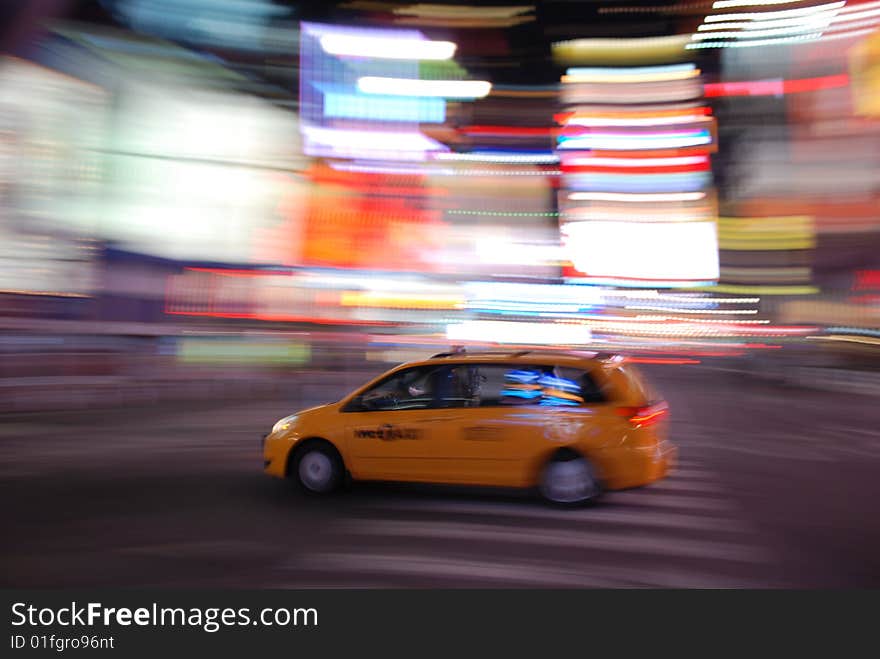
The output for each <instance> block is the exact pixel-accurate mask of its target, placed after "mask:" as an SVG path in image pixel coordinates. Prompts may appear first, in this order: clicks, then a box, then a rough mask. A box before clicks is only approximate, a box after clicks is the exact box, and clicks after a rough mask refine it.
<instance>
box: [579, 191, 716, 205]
mask: <svg viewBox="0 0 880 659" xmlns="http://www.w3.org/2000/svg"><path fill="white" fill-rule="evenodd" d="M705 197H706V193H705V192H668V193H658V194H635V193H616V192H573V193H571V194H570V195H568V198H569V199H571V200H572V201H624V202H639V203H644V202H655V201H698V200H700V199H705Z"/></svg>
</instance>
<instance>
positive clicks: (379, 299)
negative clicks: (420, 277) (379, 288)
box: [339, 291, 464, 310]
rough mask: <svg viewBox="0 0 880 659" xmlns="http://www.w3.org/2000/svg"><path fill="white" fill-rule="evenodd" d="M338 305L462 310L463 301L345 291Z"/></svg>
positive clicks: (456, 298)
mask: <svg viewBox="0 0 880 659" xmlns="http://www.w3.org/2000/svg"><path fill="white" fill-rule="evenodd" d="M339 303H340V305H341V306H343V307H375V308H384V309H443V310H453V309H463V308H464V299H463V298H462V297H461V296H457V295H428V294H426V293H421V294H419V293H416V294H411V295H405V294H402V293H375V292H364V291H346V292H344V293H342V295H341V296H340V299H339Z"/></svg>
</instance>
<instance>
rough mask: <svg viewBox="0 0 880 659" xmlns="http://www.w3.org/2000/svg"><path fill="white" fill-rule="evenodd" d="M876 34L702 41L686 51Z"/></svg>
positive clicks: (855, 32)
mask: <svg viewBox="0 0 880 659" xmlns="http://www.w3.org/2000/svg"><path fill="white" fill-rule="evenodd" d="M874 32H876V29H875V28H866V29H864V30H851V31H847V32H839V33H834V34H823V33H822V32H814V33H812V34H805V35H801V36H796V37H779V38H776V39H756V40H754V41H717V42H713V41H702V42H694V43H689V44H688V45H687V46H685V48H686V49H688V50H692V49H695V48H751V47H754V46H776V45H779V44H787V43H796V42H798V41H813V40H820V41H833V40H836V39H854V38H856V37H863V36H867V35H869V34H873V33H874Z"/></svg>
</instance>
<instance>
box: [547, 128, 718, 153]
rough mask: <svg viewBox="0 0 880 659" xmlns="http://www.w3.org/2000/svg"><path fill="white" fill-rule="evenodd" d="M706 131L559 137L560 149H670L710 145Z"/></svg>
mask: <svg viewBox="0 0 880 659" xmlns="http://www.w3.org/2000/svg"><path fill="white" fill-rule="evenodd" d="M711 142H712V136H711V134H710V133H709V131H708V130H701V131H697V132H691V133H655V134H642V135H634V134H627V133H592V134H589V135H583V136H580V137H561V138H560V141H559V148H560V149H620V150H630V149H632V150H647V149H670V148H680V147H687V146H700V145H702V144H710V143H711Z"/></svg>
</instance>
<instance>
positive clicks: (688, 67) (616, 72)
mask: <svg viewBox="0 0 880 659" xmlns="http://www.w3.org/2000/svg"><path fill="white" fill-rule="evenodd" d="M696 69H697V65H696V64H693V63H691V62H688V63H685V64H664V65H661V66H633V67H604V66H603V67H585V66H578V67H573V68H570V69H568V70H566V72H565V73H566V75H572V76H580V75H584V76H609V77H616V76H621V75H622V76H628V75H651V74H654V73H681V72H686V71H696Z"/></svg>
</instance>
